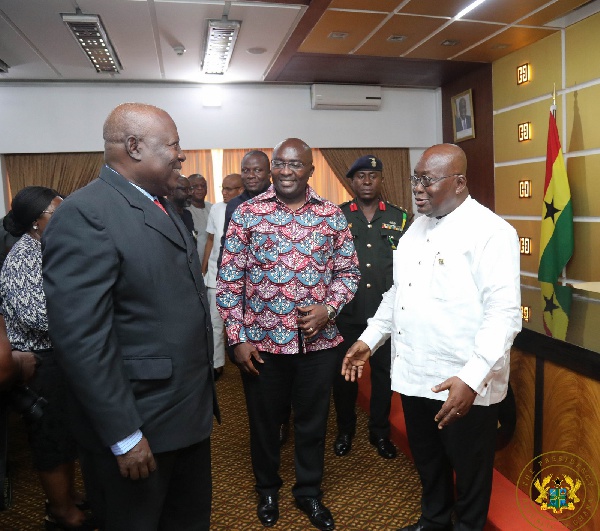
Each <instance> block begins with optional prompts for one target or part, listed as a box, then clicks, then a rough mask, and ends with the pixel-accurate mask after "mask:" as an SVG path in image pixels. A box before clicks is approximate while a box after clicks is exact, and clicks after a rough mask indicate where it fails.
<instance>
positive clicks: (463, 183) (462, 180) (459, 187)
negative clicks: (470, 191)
mask: <svg viewBox="0 0 600 531" xmlns="http://www.w3.org/2000/svg"><path fill="white" fill-rule="evenodd" d="M466 187H467V176H466V175H459V176H458V177H457V178H456V195H458V194H460V193H462V191H463V190H464V189H465V188H466Z"/></svg>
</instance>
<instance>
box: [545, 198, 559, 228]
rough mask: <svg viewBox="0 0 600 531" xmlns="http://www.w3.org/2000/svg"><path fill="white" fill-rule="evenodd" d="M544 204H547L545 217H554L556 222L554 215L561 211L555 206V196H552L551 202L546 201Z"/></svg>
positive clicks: (553, 221)
mask: <svg viewBox="0 0 600 531" xmlns="http://www.w3.org/2000/svg"><path fill="white" fill-rule="evenodd" d="M544 204H545V205H546V215H545V216H544V219H548V218H552V223H556V220H555V219H554V216H556V214H558V213H559V212H560V208H556V207H555V206H554V198H552V200H551V201H550V203H547V202H546V201H544Z"/></svg>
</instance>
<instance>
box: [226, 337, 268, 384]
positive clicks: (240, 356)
mask: <svg viewBox="0 0 600 531" xmlns="http://www.w3.org/2000/svg"><path fill="white" fill-rule="evenodd" d="M233 355H234V357H235V364H236V365H237V366H238V367H239V368H240V370H241V371H244V372H247V373H248V374H252V375H253V376H258V374H259V372H258V371H257V370H256V367H255V366H254V363H252V358H254V359H255V360H256V361H258V363H264V361H263V359H262V358H261V357H260V354H259V353H258V350H256V348H255V347H254V345H253V344H252V343H240V344H238V345H236V346H235V347H234V348H233Z"/></svg>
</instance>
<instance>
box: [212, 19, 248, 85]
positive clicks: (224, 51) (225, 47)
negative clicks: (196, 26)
mask: <svg viewBox="0 0 600 531" xmlns="http://www.w3.org/2000/svg"><path fill="white" fill-rule="evenodd" d="M207 22H208V27H207V31H206V47H205V51H204V61H202V71H203V72H204V73H205V74H224V73H225V72H226V71H227V68H228V67H229V61H231V56H232V55H233V48H234V46H235V41H236V40H237V37H238V34H239V32H240V27H241V25H242V23H241V22H240V21H239V20H227V19H222V20H209V21H207Z"/></svg>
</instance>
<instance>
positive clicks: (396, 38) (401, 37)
mask: <svg viewBox="0 0 600 531" xmlns="http://www.w3.org/2000/svg"><path fill="white" fill-rule="evenodd" d="M406 39H408V36H406V35H390V36H389V37H388V38H387V40H388V41H390V42H402V41H405V40H406Z"/></svg>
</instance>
